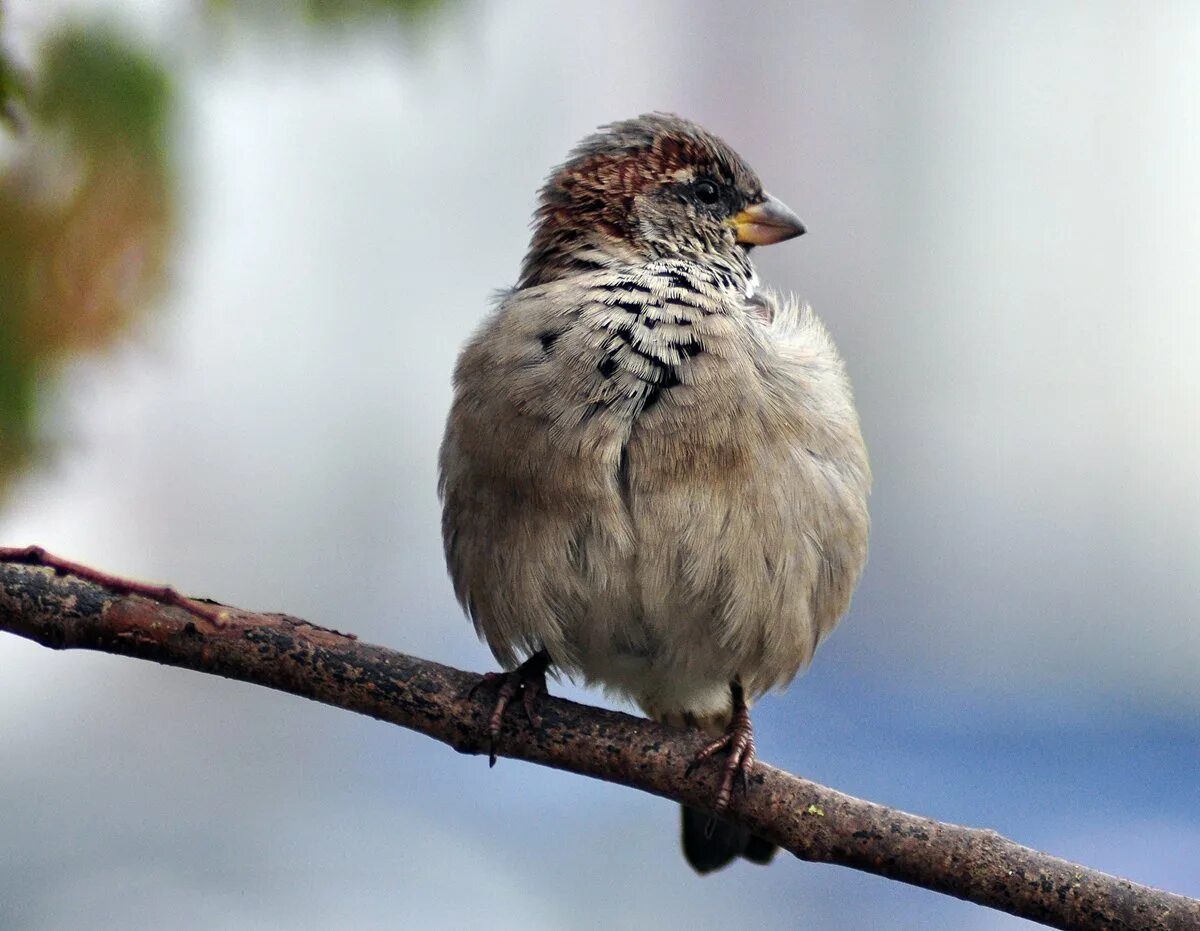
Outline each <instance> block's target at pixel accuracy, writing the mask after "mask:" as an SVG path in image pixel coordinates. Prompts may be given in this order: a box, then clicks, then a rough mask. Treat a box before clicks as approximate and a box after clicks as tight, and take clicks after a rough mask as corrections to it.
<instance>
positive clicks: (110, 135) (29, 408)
mask: <svg viewBox="0 0 1200 931" xmlns="http://www.w3.org/2000/svg"><path fill="white" fill-rule="evenodd" d="M446 5H448V0H208V2H207V3H204V4H198V5H197V6H196V8H195V13H196V15H197V16H198V17H199V18H200V20H201V23H205V22H206V23H208V24H211V25H215V24H217V23H218V21H219V22H220V24H221V25H222V26H229V25H233V26H238V25H240V24H244V23H247V22H249V21H255V20H261V19H263V18H264V17H266V18H272V19H299V20H300V21H302V22H305V23H308V24H311V25H312V26H314V27H319V28H326V27H334V26H338V25H341V24H349V23H352V22H355V21H357V20H360V19H367V18H371V17H374V18H378V17H384V18H391V19H393V20H395V21H397V22H398V23H400V24H402V25H405V26H413V25H416V24H418V23H420V22H425V21H427V19H428V18H429V15H430V14H432V13H433V12H435V11H436V10H438V9H440V8H442V7H444V6H446ZM5 38H6V36H5V33H4V5H3V0H0V135H3V136H7V137H8V138H7V139H5V140H4V142H5V143H6V144H5V145H4V146H0V502H3V500H4V498H5V496H6V493H7V491H8V489H9V487H10V486H11V483H12V480H13V478H14V477H15V476H16V475H17V474H18V473H19V472H20V471H21V470H22V469H23V468H25V467H26V466H27V465H28V464H29V463H31V462H32V461H34V460H35V458H36V455H37V453H39V452H40V451H41V450H42V448H43V446H44V440H43V439H42V437H43V436H44V434H45V430H44V428H43V427H42V425H41V423H40V416H41V415H42V412H43V410H44V408H45V406H46V405H45V399H46V397H47V396H48V394H49V389H50V388H52V386H53V384H54V379H55V376H56V374H57V373H58V372H59V371H60V369H61V368H62V366H63V364H64V363H65V362H66V361H67V360H68V359H70V358H71V357H72V356H73V355H74V354H77V353H79V352H81V351H87V350H94V349H96V348H100V347H103V346H105V345H108V344H110V343H111V342H112V341H113V339H115V338H116V337H118V336H119V335H120V334H121V333H122V332H124V331H125V330H127V329H128V327H129V326H130V324H131V323H133V322H134V321H136V320H137V319H138V317H139V316H140V315H141V314H142V313H144V312H145V310H146V309H147V307H149V306H150V299H151V298H152V297H153V295H154V294H155V292H156V290H157V289H158V288H159V286H160V285H161V282H162V278H163V269H164V267H165V264H166V255H167V250H168V246H169V242H170V233H171V222H170V220H171V212H172V211H171V194H172V182H171V172H170V168H171V163H170V152H169V135H170V134H169V129H170V124H171V119H172V112H173V111H172V104H173V99H174V97H173V93H172V84H171V80H170V77H169V73H168V71H167V68H166V66H165V65H164V64H163V62H161V61H159V60H158V59H157V58H156V57H155V56H154V55H152V54H150V53H148V52H147V51H145V50H143V49H141V48H139V47H137V46H136V45H135V44H134V43H132V42H131V41H130V40H129V39H128V38H126V37H125V36H124V35H122V34H121V33H119V32H116V31H112V30H110V29H106V28H96V27H92V28H85V27H82V26H78V25H64V26H63V27H62V28H60V29H58V30H57V31H55V32H53V33H52V34H50V35H49V36H48V37H47V39H46V41H45V43H44V44H43V46H42V47H41V49H40V50H38V53H37V55H36V56H35V59H34V63H33V65H32V66H31V67H30V68H28V69H27V71H28V73H27V72H26V70H23V69H22V68H20V67H19V66H18V65H17V64H16V63H15V62H14V60H13V59H12V58H11V57H9V55H8V54H6V51H5V44H4V40H5ZM9 143H11V144H9Z"/></svg>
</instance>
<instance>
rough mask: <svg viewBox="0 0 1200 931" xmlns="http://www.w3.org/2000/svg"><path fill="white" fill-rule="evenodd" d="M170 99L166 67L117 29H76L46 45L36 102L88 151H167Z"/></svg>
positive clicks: (48, 120) (45, 119) (51, 122)
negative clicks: (122, 147) (121, 147)
mask: <svg viewBox="0 0 1200 931" xmlns="http://www.w3.org/2000/svg"><path fill="white" fill-rule="evenodd" d="M169 103H170V85H169V82H168V81H167V76H166V74H165V72H164V71H163V69H162V66H161V65H159V64H158V63H157V62H156V61H155V60H154V59H153V58H151V57H150V56H149V55H148V54H146V53H144V52H141V51H139V50H137V49H134V48H131V47H130V46H128V45H126V44H125V43H124V42H123V41H122V39H121V38H119V37H118V36H117V35H116V34H114V33H111V32H103V31H102V32H87V33H85V32H83V31H79V30H72V31H69V32H65V33H63V34H61V35H59V36H58V37H57V38H56V39H54V40H53V41H52V42H51V43H50V44H49V45H48V46H47V47H46V50H45V54H44V56H43V59H42V78H41V81H40V82H39V86H38V88H37V99H36V102H35V106H36V108H37V110H38V115H39V117H40V121H41V122H42V123H44V124H46V125H48V126H57V127H61V128H62V129H63V130H65V131H67V132H69V133H70V134H71V135H72V136H73V137H74V139H73V141H74V143H75V144H76V145H77V146H79V147H80V148H81V149H83V150H90V151H93V152H99V151H103V150H105V149H107V148H109V147H111V146H113V145H127V146H129V147H131V148H133V149H135V150H137V151H138V152H140V153H142V154H145V155H149V156H152V155H154V154H155V153H160V152H162V150H163V147H164V142H165V138H166V126H167V115H168V112H167V111H168V105H169Z"/></svg>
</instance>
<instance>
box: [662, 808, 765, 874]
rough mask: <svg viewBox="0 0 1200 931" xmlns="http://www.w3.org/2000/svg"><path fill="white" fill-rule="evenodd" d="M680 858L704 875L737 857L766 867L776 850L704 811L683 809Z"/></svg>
mask: <svg viewBox="0 0 1200 931" xmlns="http://www.w3.org/2000/svg"><path fill="white" fill-rule="evenodd" d="M682 814H683V832H682V833H683V855H684V857H685V858H686V859H687V861H688V863H690V864H691V866H692V869H694V870H695V871H696V872H697V873H700V874H701V875H704V874H705V873H712V872H714V871H716V870H719V869H722V868H723V867H726V866H728V865H729V864H730V863H732V862H733V861H734V860H736V859H737V858H738V857H743V858H744V859H746V860H749V861H750V862H751V863H760V864H767V863H770V862H771V858H772V857H774V856H775V851H776V850H778V849H779V848H777V847H776V846H775V845H774V844H772V843H771V842H770V841H768V840H763V839H762V838H761V837H757V836H755V835H754V834H752V833H751V832H750V829H749V828H748V827H746V826H744V825H741V824H735V823H734V822H732V821H725V820H723V819H721V818H718V817H716V816H715V815H711V814H709V813H708V812H706V811H698V810H697V809H695V808H688V807H686V806H684V807H683V808H682Z"/></svg>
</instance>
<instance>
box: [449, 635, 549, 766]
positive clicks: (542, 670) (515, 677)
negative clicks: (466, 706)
mask: <svg viewBox="0 0 1200 931" xmlns="http://www.w3.org/2000/svg"><path fill="white" fill-rule="evenodd" d="M549 666H550V655H549V654H548V653H547V652H546V651H545V650H538V651H537V652H536V653H534V654H533V656H531V657H529V659H527V660H525V662H523V663H522V664H521V665H520V666H518V667H517V668H516V669H514V670H512V672H487V673H484V674H483V676H482V678H480V680H479V681H478V682H476V683H475V684H474V685H473V686H471V691H470V692H468V693H467V697H468V698H470V697H473V696H474V695H475V693H476V692H477V691H479V689H481V688H483V687H484V686H488V685H497V686H498V688H497V690H496V704H495V706H494V707H493V708H492V716H491V717H490V718H488V766H495V765H496V743H497V741H498V740H499V739H500V723H501V722H502V721H503V720H504V712H505V710H506V709H507V708H508V706H509V704H510V703H511V702H512V700H513V699H514V698H516V697H517V695H518V694H519V695H520V696H521V704H522V705H523V706H524V707H525V717H527V718H528V719H529V723H530V724H532V725H533V726H534V727H541V726H542V716H541V715H540V714H538V711H537V700H538V698H539V697H541V696H542V695H544V694H546V669H547V668H548V667H549Z"/></svg>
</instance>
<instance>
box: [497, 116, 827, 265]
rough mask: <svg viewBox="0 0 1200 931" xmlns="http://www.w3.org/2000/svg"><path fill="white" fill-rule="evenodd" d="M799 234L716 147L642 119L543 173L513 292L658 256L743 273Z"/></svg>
mask: <svg viewBox="0 0 1200 931" xmlns="http://www.w3.org/2000/svg"><path fill="white" fill-rule="evenodd" d="M803 232H804V224H802V223H801V222H800V219H799V217H797V216H796V215H795V214H794V213H792V211H791V210H789V209H788V208H787V207H785V206H784V205H783V204H782V203H781V202H780V201H778V200H776V199H775V198H774V197H772V196H771V195H770V194H768V193H766V192H765V191H764V190H763V187H762V183H761V182H760V181H759V180H758V176H757V175H756V174H755V173H754V171H753V170H752V169H751V168H750V166H749V165H747V164H746V163H745V162H744V161H743V160H742V158H741V157H740V156H739V155H738V154H737V153H736V152H734V151H733V149H731V148H730V147H729V146H727V145H726V144H725V143H724V142H722V141H721V140H720V139H718V138H717V137H716V136H714V135H712V134H711V133H709V132H707V131H705V130H704V129H702V128H701V127H699V126H697V125H696V124H695V123H691V122H689V121H687V120H685V119H682V118H680V117H677V116H672V115H670V114H663V113H653V114H647V115H644V116H639V117H638V118H636V119H633V120H626V121H624V122H621V123H613V124H611V125H609V126H605V127H603V128H602V129H601V130H600V131H599V132H597V133H595V134H594V135H592V136H589V137H588V138H586V139H584V140H583V142H581V143H580V144H579V145H578V146H577V147H576V148H575V149H574V151H572V152H571V154H570V156H569V157H568V158H567V161H566V162H565V163H564V164H563V165H561V166H560V167H559V168H558V169H556V170H555V171H554V173H553V174H552V175H551V176H550V178H549V180H548V181H547V182H546V185H545V187H543V188H542V193H541V202H540V204H539V206H538V210H537V214H536V215H535V217H534V233H533V240H532V242H531V244H530V248H529V253H528V254H527V255H526V257H525V263H524V265H523V267H522V269H521V282H520V286H521V287H525V286H527V285H533V284H541V283H544V282H547V281H552V280H554V279H556V278H561V277H564V276H566V275H570V274H575V273H578V272H580V271H583V270H587V269H590V268H595V267H596V266H597V265H604V264H608V263H610V262H613V261H618V262H619V261H651V260H653V259H657V258H665V257H676V258H682V259H686V260H691V261H696V262H700V263H704V264H708V263H712V262H721V263H722V264H725V265H729V266H732V267H744V268H746V269H747V270H748V269H749V262H748V261H747V259H746V253H747V251H748V250H749V249H750V248H751V247H753V246H756V245H758V246H764V245H770V244H771V243H777V242H782V241H783V240H785V239H791V238H792V237H793V236H799V235H800V234H801V233H803Z"/></svg>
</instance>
